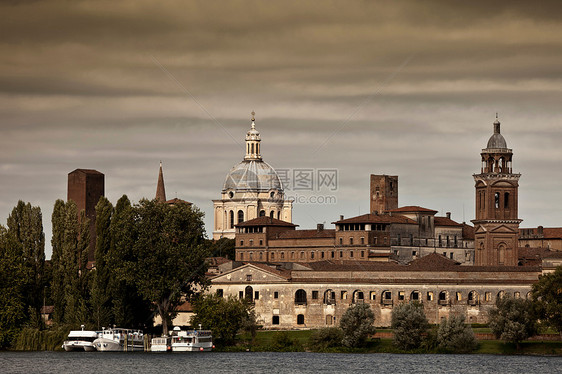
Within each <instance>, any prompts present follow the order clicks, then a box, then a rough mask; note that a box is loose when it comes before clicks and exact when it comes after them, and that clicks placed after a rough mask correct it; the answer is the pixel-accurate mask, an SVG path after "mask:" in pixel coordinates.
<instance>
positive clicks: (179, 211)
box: [133, 200, 208, 334]
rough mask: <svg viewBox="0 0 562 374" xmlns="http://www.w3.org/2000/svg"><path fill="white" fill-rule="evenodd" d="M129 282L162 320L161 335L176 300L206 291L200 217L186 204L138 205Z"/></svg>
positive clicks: (199, 213) (204, 256)
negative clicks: (132, 262) (133, 257)
mask: <svg viewBox="0 0 562 374" xmlns="http://www.w3.org/2000/svg"><path fill="white" fill-rule="evenodd" d="M134 213H135V214H134V222H135V232H136V233H137V237H136V240H135V242H134V244H133V250H134V251H135V253H137V256H138V261H137V262H136V263H135V264H134V273H133V274H134V275H135V278H136V279H135V283H136V285H137V287H138V290H139V292H140V294H141V295H142V296H143V297H144V298H145V300H147V301H149V302H151V303H153V304H154V306H155V309H156V312H157V313H158V314H159V315H160V316H161V317H162V328H163V332H164V334H167V332H168V321H170V320H171V319H172V318H173V317H174V314H175V309H176V307H177V306H178V305H179V304H180V302H181V300H182V297H184V296H185V297H187V298H188V299H189V298H190V297H191V296H192V295H194V294H196V293H198V292H200V291H201V290H202V289H203V288H204V287H205V286H206V277H205V273H206V272H207V263H206V261H205V259H206V257H207V256H208V251H207V247H206V246H205V242H204V234H205V229H204V224H203V220H202V218H203V213H201V212H200V211H199V210H198V209H197V208H195V207H191V206H190V205H188V204H183V203H178V204H175V205H168V204H161V203H159V202H158V201H156V200H152V201H149V200H141V201H140V202H139V204H138V205H137V206H136V207H135V209H134Z"/></svg>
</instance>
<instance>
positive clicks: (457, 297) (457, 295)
mask: <svg viewBox="0 0 562 374" xmlns="http://www.w3.org/2000/svg"><path fill="white" fill-rule="evenodd" d="M455 299H456V300H457V301H461V300H462V293H460V292H457V293H456V294H455Z"/></svg>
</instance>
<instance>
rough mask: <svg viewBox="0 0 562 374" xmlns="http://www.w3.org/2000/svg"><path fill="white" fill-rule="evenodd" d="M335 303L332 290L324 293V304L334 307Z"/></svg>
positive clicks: (334, 295) (334, 294)
mask: <svg viewBox="0 0 562 374" xmlns="http://www.w3.org/2000/svg"><path fill="white" fill-rule="evenodd" d="M335 303H336V293H335V292H334V291H332V290H326V292H324V304H326V305H334V304H335Z"/></svg>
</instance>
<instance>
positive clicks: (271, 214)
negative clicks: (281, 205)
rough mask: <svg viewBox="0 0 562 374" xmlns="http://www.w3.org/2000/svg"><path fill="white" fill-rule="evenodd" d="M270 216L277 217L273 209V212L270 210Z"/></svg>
mask: <svg viewBox="0 0 562 374" xmlns="http://www.w3.org/2000/svg"><path fill="white" fill-rule="evenodd" d="M269 217H270V218H275V212H274V211H273V210H272V211H271V212H269Z"/></svg>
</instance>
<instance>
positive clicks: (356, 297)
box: [352, 290, 365, 304]
mask: <svg viewBox="0 0 562 374" xmlns="http://www.w3.org/2000/svg"><path fill="white" fill-rule="evenodd" d="M364 300H365V297H364V295H363V291H360V290H355V291H353V298H352V302H353V303H354V304H357V303H362V302H363V301H364Z"/></svg>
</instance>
